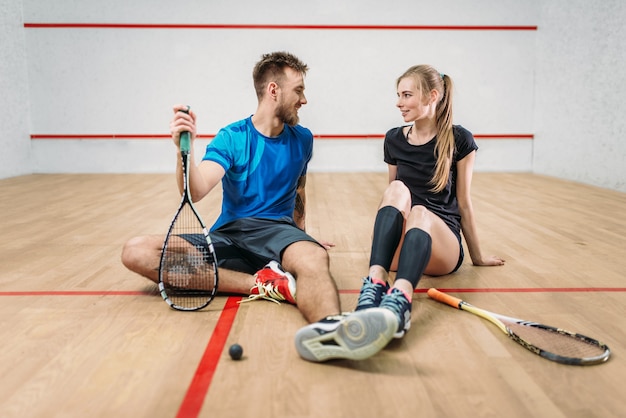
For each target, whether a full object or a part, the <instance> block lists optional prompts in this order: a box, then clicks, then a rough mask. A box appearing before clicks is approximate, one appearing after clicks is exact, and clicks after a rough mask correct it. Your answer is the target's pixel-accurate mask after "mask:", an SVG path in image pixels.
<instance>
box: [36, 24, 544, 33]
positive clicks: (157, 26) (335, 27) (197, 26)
mask: <svg viewBox="0 0 626 418" xmlns="http://www.w3.org/2000/svg"><path fill="white" fill-rule="evenodd" d="M24 27H25V28H32V29H59V28H65V29H265V30H268V29H269V30H276V29H282V30H463V31H499V30H502V31H536V30H537V26H536V25H306V24H303V25H287V24H274V25H270V24H218V23H216V24H184V23H171V24H169V23H35V22H29V23H24Z"/></svg>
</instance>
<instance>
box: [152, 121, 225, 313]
mask: <svg viewBox="0 0 626 418" xmlns="http://www.w3.org/2000/svg"><path fill="white" fill-rule="evenodd" d="M188 111H189V109H187V112H188ZM190 149H191V139H190V134H189V132H182V133H181V134H180V154H181V158H182V171H183V196H182V200H181V202H180V205H179V207H178V210H177V211H176V214H175V215H174V219H173V220H172V222H171V224H170V227H169V230H168V231H167V235H166V237H165V241H164V242H163V249H162V252H161V260H160V263H159V291H160V293H161V296H162V297H163V299H164V300H165V302H167V303H168V305H169V306H170V307H172V308H173V309H176V310H179V311H196V310H199V309H202V308H204V307H206V306H207V305H208V304H209V303H211V301H212V300H213V298H214V297H215V294H216V293H217V284H218V275H217V259H216V257H215V250H214V248H213V244H212V243H211V238H210V236H209V231H208V229H207V228H206V226H205V224H204V222H203V221H202V218H201V217H200V215H199V214H198V211H197V210H196V208H195V207H194V205H193V201H192V200H191V193H190V191H189V153H190ZM185 237H187V238H190V240H191V241H192V242H200V244H197V243H196V244H192V243H191V242H190V240H188V239H185ZM191 237H194V238H198V237H200V238H201V239H200V240H197V239H195V240H194V239H193V238H191Z"/></svg>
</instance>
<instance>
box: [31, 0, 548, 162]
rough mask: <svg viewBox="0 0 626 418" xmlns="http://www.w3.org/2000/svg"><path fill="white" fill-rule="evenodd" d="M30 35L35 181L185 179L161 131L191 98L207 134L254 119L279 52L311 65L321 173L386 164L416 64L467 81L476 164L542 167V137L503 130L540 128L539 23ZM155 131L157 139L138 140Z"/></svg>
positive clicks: (406, 17) (241, 15)
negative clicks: (536, 151)
mask: <svg viewBox="0 0 626 418" xmlns="http://www.w3.org/2000/svg"><path fill="white" fill-rule="evenodd" d="M538 20H539V18H538V5H537V2H535V1H532V0H525V1H514V0H506V1H498V0H480V1H476V2H466V1H462V0H444V1H439V2H432V1H428V2H427V1H416V0H399V1H397V2H394V3H392V4H391V6H390V5H389V3H385V2H380V1H373V0H352V1H343V2H340V1H336V0H332V1H331V0H317V1H307V2H286V1H283V2H279V1H266V2H256V1H252V0H241V1H238V2H232V1H230V0H225V1H224V0H220V1H210V2H209V1H202V0H197V1H179V2H169V1H167V2H166V1H148V0H136V1H132V2H128V1H126V0H111V1H107V2H101V1H95V0H90V1H78V0H76V1H70V0H65V1H60V2H49V1H46V0H24V21H25V22H26V23H27V24H28V23H86V24H90V23H92V24H93V23H112V24H118V25H119V24H124V23H131V24H226V25H235V24H259V25H276V24H286V25H331V26H342V25H388V26H399V25H460V26H466V27H467V26H494V25H496V26H532V25H536V24H537V22H538ZM24 32H25V39H26V50H27V54H28V80H29V84H30V86H29V87H30V89H29V99H30V104H31V120H32V122H31V131H30V132H31V134H32V135H33V136H34V137H35V139H33V140H32V141H31V143H32V163H33V171H34V172H38V173H56V172H167V171H172V170H173V167H174V164H173V161H174V160H173V158H174V156H173V155H174V154H173V153H174V149H173V146H172V145H171V144H170V143H169V141H168V140H167V139H166V138H162V136H163V135H167V133H168V130H169V128H168V124H169V120H170V117H171V110H170V109H171V106H172V105H173V104H174V103H187V104H190V105H191V106H192V107H193V108H194V110H195V111H196V112H197V113H198V115H199V121H198V126H199V132H200V134H201V135H205V136H206V138H209V137H210V136H211V135H213V134H215V133H216V132H217V130H218V129H219V128H220V127H222V126H223V125H226V124H228V123H230V122H232V121H235V120H237V119H241V118H243V117H246V116H248V115H250V114H252V113H253V112H254V110H255V108H256V97H255V95H254V91H253V88H252V80H251V71H252V67H253V65H254V63H255V62H256V61H257V60H258V59H259V57H260V55H261V54H263V53H265V52H270V51H275V50H288V51H291V52H293V53H295V54H296V55H298V56H299V57H300V58H302V60H303V61H305V62H306V63H307V64H309V67H310V71H309V74H308V75H307V79H306V84H307V90H306V95H307V99H308V100H309V103H308V104H307V105H306V106H305V107H304V108H303V109H301V111H300V116H301V122H302V124H303V125H305V126H307V127H309V128H310V129H311V130H312V131H313V132H314V134H316V135H321V136H324V138H323V139H316V142H315V155H314V159H313V161H312V163H311V165H310V170H311V171H384V170H385V165H384V163H383V162H382V139H381V137H382V135H383V134H384V133H385V131H386V130H387V129H389V128H391V127H393V126H397V125H400V124H402V123H403V122H402V119H401V118H400V116H399V112H398V111H397V109H396V108H395V99H396V93H395V79H396V77H397V76H398V75H399V74H401V73H402V72H403V71H404V70H405V69H406V68H408V67H409V66H411V65H413V64H419V63H428V64H432V65H434V66H435V67H437V68H438V69H439V70H440V71H441V72H445V73H447V74H449V75H450V76H451V77H452V78H453V79H454V81H455V83H456V96H455V98H456V103H455V116H456V117H455V123H459V124H462V125H463V126H465V127H466V128H468V129H470V130H471V131H472V132H473V133H474V134H476V136H477V141H478V144H479V146H480V151H479V155H478V159H477V165H476V168H477V170H479V171H531V170H532V158H533V140H532V139H528V138H513V139H511V138H502V137H498V136H507V135H513V136H515V135H519V134H523V135H530V136H532V135H533V130H534V124H533V117H534V83H535V48H536V45H535V44H536V37H537V31H535V30H468V29H465V30H398V29H387V30H376V29H333V30H324V29H268V28H263V29H249V28H246V29H233V28H228V29H206V28H205V29H164V28H121V27H119V26H118V27H113V28H97V27H84V28H67V27H60V28H58V27H56V28H50V27H46V28H41V27H28V26H27V27H26V28H25V30H24ZM94 135H96V136H100V135H101V136H102V137H103V138H102V139H93V136H94ZM151 135H152V136H156V137H157V138H149V139H137V137H143V136H151ZM489 135H495V136H496V138H486V137H485V136H489ZM55 136H59V138H55ZM120 136H129V137H130V139H124V138H122V139H120V138H119V137H120ZM333 136H337V137H339V138H336V137H335V138H333ZM344 136H350V137H353V136H356V137H357V139H342V138H343V137H344ZM66 137H72V138H74V139H67V138H66ZM76 137H77V138H78V139H76ZM358 137H362V138H358ZM37 138H42V139H37ZM51 138H53V139H51ZM207 141H208V139H206V140H201V141H199V143H198V144H197V148H200V151H201V148H203V147H204V145H205V144H206V142H207ZM197 154H198V156H200V155H201V154H202V152H197Z"/></svg>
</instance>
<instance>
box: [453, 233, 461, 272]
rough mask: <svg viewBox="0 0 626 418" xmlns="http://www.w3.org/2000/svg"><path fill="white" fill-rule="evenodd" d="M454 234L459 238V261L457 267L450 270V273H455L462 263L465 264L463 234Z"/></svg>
mask: <svg viewBox="0 0 626 418" xmlns="http://www.w3.org/2000/svg"><path fill="white" fill-rule="evenodd" d="M452 232H454V230H452ZM454 235H455V236H456V238H457V239H458V240H459V261H458V262H457V263H456V267H455V268H454V270H452V271H451V272H450V274H452V273H454V272H455V271H457V270H458V269H459V268H460V267H461V264H463V258H464V252H463V242H461V234H460V233H456V232H455V233H454Z"/></svg>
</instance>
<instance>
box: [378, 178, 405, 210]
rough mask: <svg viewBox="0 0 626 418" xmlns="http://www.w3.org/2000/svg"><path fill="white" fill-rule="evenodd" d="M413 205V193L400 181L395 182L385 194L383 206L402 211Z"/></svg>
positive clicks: (390, 184)
mask: <svg viewBox="0 0 626 418" xmlns="http://www.w3.org/2000/svg"><path fill="white" fill-rule="evenodd" d="M410 205H411V192H410V191H409V188H408V187H406V185H405V184H404V183H403V182H401V181H400V180H394V181H392V182H391V183H389V186H387V188H386V189H385V192H384V193H383V200H382V204H381V206H395V207H396V208H398V209H399V210H401V211H404V210H405V208H408V207H410Z"/></svg>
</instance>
